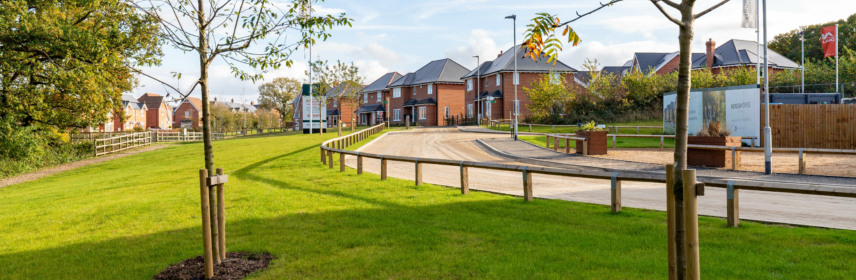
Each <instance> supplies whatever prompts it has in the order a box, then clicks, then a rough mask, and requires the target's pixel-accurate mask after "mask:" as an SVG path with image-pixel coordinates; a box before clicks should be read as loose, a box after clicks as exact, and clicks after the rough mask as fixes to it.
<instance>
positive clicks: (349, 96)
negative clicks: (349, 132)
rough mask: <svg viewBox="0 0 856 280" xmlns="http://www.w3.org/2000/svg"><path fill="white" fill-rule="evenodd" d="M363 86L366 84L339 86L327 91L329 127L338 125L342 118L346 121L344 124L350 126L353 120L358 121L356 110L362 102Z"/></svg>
mask: <svg viewBox="0 0 856 280" xmlns="http://www.w3.org/2000/svg"><path fill="white" fill-rule="evenodd" d="M363 88H365V86H362V85H357V86H339V87H335V88H333V89H331V90H330V91H328V92H327V126H328V127H336V126H337V125H338V123H339V120H340V119H341V120H342V121H344V122H345V123H344V124H343V125H344V126H348V125H349V124H350V123H351V121H352V120H353V121H358V119H357V113H356V112H357V110H358V109H359V107H360V103H361V102H362V98H360V93H361V92H362V91H363ZM355 102H356V103H355ZM358 123H359V122H358Z"/></svg>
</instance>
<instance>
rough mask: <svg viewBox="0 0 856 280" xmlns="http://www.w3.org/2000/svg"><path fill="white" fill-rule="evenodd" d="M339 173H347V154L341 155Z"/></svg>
mask: <svg viewBox="0 0 856 280" xmlns="http://www.w3.org/2000/svg"><path fill="white" fill-rule="evenodd" d="M339 172H345V154H344V153H339Z"/></svg>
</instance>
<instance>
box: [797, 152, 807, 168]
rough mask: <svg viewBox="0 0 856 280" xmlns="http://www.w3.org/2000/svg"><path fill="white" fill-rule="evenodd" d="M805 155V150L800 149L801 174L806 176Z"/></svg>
mask: <svg viewBox="0 0 856 280" xmlns="http://www.w3.org/2000/svg"><path fill="white" fill-rule="evenodd" d="M805 169H806V168H805V153H803V148H800V162H799V172H798V173H799V174H805V173H806V171H805Z"/></svg>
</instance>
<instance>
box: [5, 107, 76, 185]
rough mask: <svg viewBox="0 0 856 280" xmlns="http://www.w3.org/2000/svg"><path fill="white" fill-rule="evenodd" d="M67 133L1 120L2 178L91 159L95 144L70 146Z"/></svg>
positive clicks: (6, 119)
mask: <svg viewBox="0 0 856 280" xmlns="http://www.w3.org/2000/svg"><path fill="white" fill-rule="evenodd" d="M69 140H70V138H69V135H68V133H63V132H61V131H60V130H58V129H57V128H56V127H53V126H45V125H29V126H21V125H19V124H18V122H16V121H15V120H14V119H12V118H10V117H6V118H0V178H5V177H10V176H14V175H17V174H21V173H26V172H30V171H33V170H36V169H38V168H42V167H46V166H52V165H57V164H62V163H67V162H71V161H76V160H80V159H83V158H86V157H88V156H89V155H90V154H91V153H92V144H90V143H79V144H71V143H70V141H69Z"/></svg>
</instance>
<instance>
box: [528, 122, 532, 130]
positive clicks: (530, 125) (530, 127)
mask: <svg viewBox="0 0 856 280" xmlns="http://www.w3.org/2000/svg"><path fill="white" fill-rule="evenodd" d="M529 132H532V124H531V123H530V124H529Z"/></svg>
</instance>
